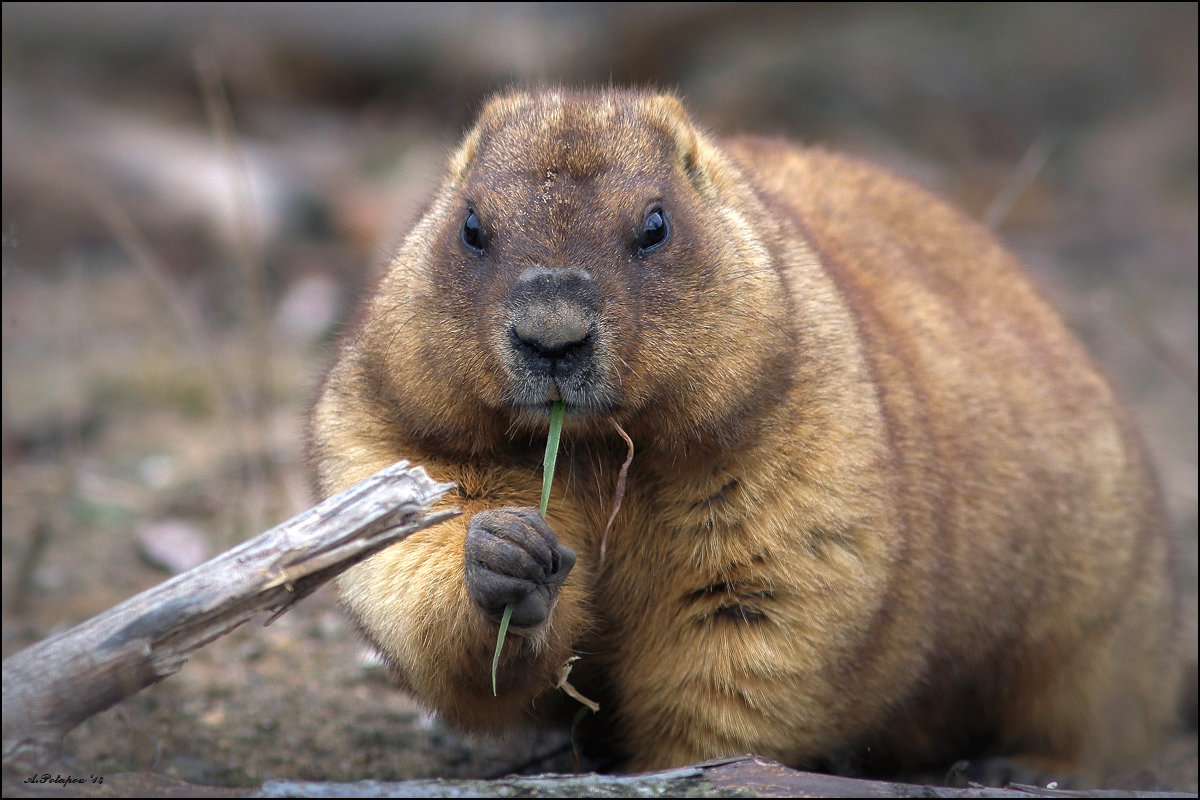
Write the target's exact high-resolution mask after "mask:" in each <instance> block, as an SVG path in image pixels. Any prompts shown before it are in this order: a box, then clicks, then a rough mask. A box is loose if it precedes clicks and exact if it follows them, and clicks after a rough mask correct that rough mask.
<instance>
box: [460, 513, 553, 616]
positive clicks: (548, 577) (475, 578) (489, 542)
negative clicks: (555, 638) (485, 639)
mask: <svg viewBox="0 0 1200 800" xmlns="http://www.w3.org/2000/svg"><path fill="white" fill-rule="evenodd" d="M463 556H464V558H465V562H466V581H467V592H468V593H469V594H470V595H471V599H472V600H474V601H475V604H476V605H478V606H479V607H480V608H482V609H483V611H484V613H486V614H487V615H488V616H489V617H491V618H492V619H493V620H496V621H499V619H500V617H501V616H503V614H504V607H505V606H506V605H508V604H509V603H512V604H513V613H512V619H511V620H510V622H511V624H512V625H514V626H516V627H519V628H532V627H536V626H538V625H540V624H542V623H543V622H545V621H546V618H547V617H548V616H550V609H551V607H552V606H553V605H554V599H555V597H556V596H557V595H558V589H559V587H560V586H562V583H563V581H564V580H565V579H566V577H567V573H568V572H570V571H571V568H572V567H573V566H575V551H574V550H572V549H571V548H569V547H566V546H564V545H561V544H559V543H558V538H557V537H556V536H555V535H554V532H553V531H551V530H550V526H549V525H547V524H546V520H544V519H543V518H542V515H541V514H539V513H538V510H537V509H536V508H500V509H495V510H493V511H480V512H479V513H477V514H476V515H475V516H473V517H471V522H470V525H469V526H468V527H467V539H466V543H465V544H464V546H463Z"/></svg>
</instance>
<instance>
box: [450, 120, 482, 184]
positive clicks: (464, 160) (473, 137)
mask: <svg viewBox="0 0 1200 800" xmlns="http://www.w3.org/2000/svg"><path fill="white" fill-rule="evenodd" d="M479 130H480V128H479V125H478V124H477V125H475V127H473V128H471V130H469V131H467V135H466V136H464V137H463V140H462V144H460V145H459V146H458V149H457V150H456V151H454V155H453V156H451V158H450V174H451V176H453V180H454V181H455V182H459V181H463V180H465V179H466V177H467V167H469V166H471V162H472V161H474V160H475V151H476V150H477V149H478V148H479V136H480V133H479Z"/></svg>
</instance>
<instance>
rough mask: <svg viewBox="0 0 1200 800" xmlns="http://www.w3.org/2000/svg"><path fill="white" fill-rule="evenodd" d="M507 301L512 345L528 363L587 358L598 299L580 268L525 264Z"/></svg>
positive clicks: (549, 364)
mask: <svg viewBox="0 0 1200 800" xmlns="http://www.w3.org/2000/svg"><path fill="white" fill-rule="evenodd" d="M508 305H509V315H510V316H509V320H510V323H511V327H510V329H509V331H510V338H511V341H512V345H513V348H514V349H515V350H516V351H517V352H518V353H520V354H521V355H522V357H524V358H525V359H526V361H527V362H528V363H529V366H530V367H533V368H534V369H537V370H546V371H550V370H552V369H553V368H554V367H555V365H556V363H557V364H561V365H563V367H569V366H570V364H571V362H573V361H576V360H579V359H580V358H586V354H587V352H588V351H589V349H590V342H591V339H592V332H593V330H594V328H595V318H596V313H597V310H598V309H599V307H600V302H599V294H598V292H597V289H596V284H595V281H593V280H592V276H591V275H589V274H588V273H587V272H586V271H585V270H581V269H566V268H562V267H530V268H529V269H526V270H524V271H523V272H522V273H521V274H520V275H518V276H517V280H516V281H515V282H514V283H513V287H512V290H511V291H510V292H509V296H508Z"/></svg>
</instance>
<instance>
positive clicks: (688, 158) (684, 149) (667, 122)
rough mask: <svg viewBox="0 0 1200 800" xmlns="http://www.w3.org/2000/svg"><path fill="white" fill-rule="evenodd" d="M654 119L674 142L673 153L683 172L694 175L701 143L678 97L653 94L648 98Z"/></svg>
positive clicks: (697, 168) (697, 165)
mask: <svg viewBox="0 0 1200 800" xmlns="http://www.w3.org/2000/svg"><path fill="white" fill-rule="evenodd" d="M650 106H651V108H652V109H653V113H654V116H655V117H656V121H657V122H658V124H659V125H661V126H662V128H663V129H664V130H665V131H667V132H668V133H669V134H670V136H671V138H672V139H673V140H674V142H675V155H676V157H677V158H678V159H679V163H680V164H681V165H682V167H683V169H684V172H686V173H688V174H689V175H695V174H696V173H697V171H698V170H699V165H700V160H701V154H700V149H701V144H700V140H699V137H698V136H697V135H696V125H695V123H693V122H692V118H691V117H689V116H688V113H687V111H686V110H685V109H684V107H683V103H680V102H679V99H678V98H677V97H675V96H674V95H670V94H659V95H655V96H653V97H652V98H651V99H650Z"/></svg>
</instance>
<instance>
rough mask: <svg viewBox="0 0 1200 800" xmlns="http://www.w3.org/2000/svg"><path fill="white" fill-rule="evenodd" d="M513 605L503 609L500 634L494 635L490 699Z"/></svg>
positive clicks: (494, 689)
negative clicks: (494, 648) (494, 649)
mask: <svg viewBox="0 0 1200 800" xmlns="http://www.w3.org/2000/svg"><path fill="white" fill-rule="evenodd" d="M512 612H513V604H512V603H509V604H508V605H506V606H505V607H504V616H502V617H501V618H500V633H498V634H496V654H495V655H494V656H492V697H495V696H496V670H497V668H499V666H500V649H501V648H502V647H504V634H506V633H508V621H509V620H510V619H512Z"/></svg>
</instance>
